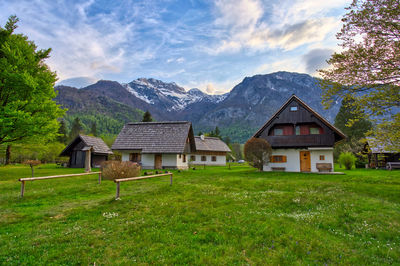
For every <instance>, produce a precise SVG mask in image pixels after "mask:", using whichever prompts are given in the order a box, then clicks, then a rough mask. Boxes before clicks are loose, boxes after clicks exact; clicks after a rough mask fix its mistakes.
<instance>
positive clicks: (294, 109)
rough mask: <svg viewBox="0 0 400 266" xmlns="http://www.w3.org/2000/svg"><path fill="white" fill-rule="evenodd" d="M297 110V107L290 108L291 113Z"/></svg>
mask: <svg viewBox="0 0 400 266" xmlns="http://www.w3.org/2000/svg"><path fill="white" fill-rule="evenodd" d="M297 110H298V108H297V106H291V107H290V111H291V112H297Z"/></svg>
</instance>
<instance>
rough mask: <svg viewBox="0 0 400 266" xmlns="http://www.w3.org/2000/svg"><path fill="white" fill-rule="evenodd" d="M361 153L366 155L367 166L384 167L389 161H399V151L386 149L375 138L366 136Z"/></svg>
mask: <svg viewBox="0 0 400 266" xmlns="http://www.w3.org/2000/svg"><path fill="white" fill-rule="evenodd" d="M363 153H364V154H366V155H367V156H368V167H369V168H386V166H387V163H389V162H394V163H400V153H399V152H395V151H390V150H388V149H386V148H385V145H384V144H382V143H377V141H376V140H375V138H367V142H366V143H365V145H364V150H363Z"/></svg>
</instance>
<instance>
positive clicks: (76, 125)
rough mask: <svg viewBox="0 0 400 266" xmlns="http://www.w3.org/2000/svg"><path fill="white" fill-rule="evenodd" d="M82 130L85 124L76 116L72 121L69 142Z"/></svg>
mask: <svg viewBox="0 0 400 266" xmlns="http://www.w3.org/2000/svg"><path fill="white" fill-rule="evenodd" d="M82 132H83V126H82V123H81V120H80V119H79V117H75V119H74V121H73V122H72V126H71V130H70V131H69V135H68V142H71V141H72V140H74V139H75V138H76V137H77V136H78V135H79V134H80V133H82Z"/></svg>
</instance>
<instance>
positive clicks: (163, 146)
mask: <svg viewBox="0 0 400 266" xmlns="http://www.w3.org/2000/svg"><path fill="white" fill-rule="evenodd" d="M111 149H112V150H113V151H117V152H120V153H121V154H122V161H132V162H138V163H139V164H141V166H142V168H143V169H164V168H166V169H187V168H188V166H189V158H188V156H189V154H191V153H192V152H194V151H195V150H196V147H195V141H194V135H193V129H192V124H191V123H190V122H186V121H178V122H141V123H128V124H126V125H125V126H124V128H123V129H122V130H121V132H120V133H119V135H118V137H117V139H116V140H115V142H114V144H113V145H112V147H111Z"/></svg>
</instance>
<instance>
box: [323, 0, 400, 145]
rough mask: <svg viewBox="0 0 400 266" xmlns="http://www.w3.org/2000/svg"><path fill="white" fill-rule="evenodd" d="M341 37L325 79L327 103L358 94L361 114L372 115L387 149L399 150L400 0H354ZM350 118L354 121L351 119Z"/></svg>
mask: <svg viewBox="0 0 400 266" xmlns="http://www.w3.org/2000/svg"><path fill="white" fill-rule="evenodd" d="M348 9H349V12H348V13H347V14H346V15H345V16H344V18H343V19H342V21H343V22H344V24H343V27H342V30H341V32H339V33H338V35H337V37H338V39H339V40H340V41H341V46H342V47H343V48H344V49H343V51H342V52H340V53H334V54H333V55H332V57H331V58H330V59H329V61H328V63H329V64H330V65H331V68H328V69H327V70H320V74H321V75H322V77H323V78H324V79H323V80H322V81H321V85H322V88H323V102H324V104H325V105H326V106H329V105H330V104H331V103H332V102H333V101H335V99H336V98H338V97H339V98H344V99H346V98H348V97H352V98H354V99H355V100H354V102H353V103H352V105H353V106H354V110H355V111H356V112H357V113H358V115H359V116H360V117H363V116H365V117H368V118H370V119H371V118H374V119H375V120H376V122H377V124H378V125H377V128H376V130H375V131H374V132H371V133H376V132H378V133H379V134H378V135H377V137H378V138H379V139H381V140H382V141H384V140H385V139H389V140H390V142H389V143H386V142H381V144H383V145H385V146H386V149H390V150H398V151H400V133H399V131H398V129H399V128H400V114H399V112H398V108H399V107H400V78H399V77H400V68H399V67H398V66H399V62H400V45H399V43H400V40H399V36H400V2H399V1H397V0H368V1H367V0H359V1H356V0H354V1H353V3H352V4H351V6H350V7H349V8H348ZM350 122H352V121H350Z"/></svg>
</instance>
